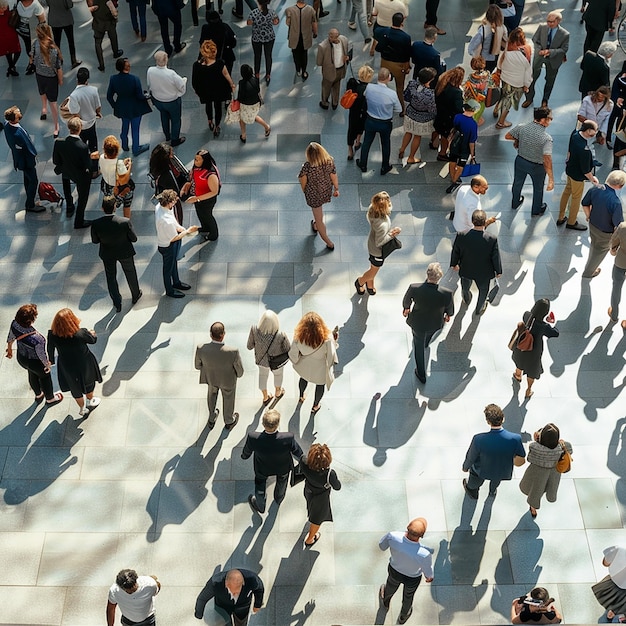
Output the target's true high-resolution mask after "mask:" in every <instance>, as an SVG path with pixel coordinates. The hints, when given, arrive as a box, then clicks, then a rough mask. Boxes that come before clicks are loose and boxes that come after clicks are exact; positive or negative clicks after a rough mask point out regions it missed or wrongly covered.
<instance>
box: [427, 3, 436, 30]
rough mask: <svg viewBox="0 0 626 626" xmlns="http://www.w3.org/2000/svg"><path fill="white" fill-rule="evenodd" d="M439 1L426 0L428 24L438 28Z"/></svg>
mask: <svg viewBox="0 0 626 626" xmlns="http://www.w3.org/2000/svg"><path fill="white" fill-rule="evenodd" d="M438 8H439V0H426V24H428V25H429V26H437V9H438Z"/></svg>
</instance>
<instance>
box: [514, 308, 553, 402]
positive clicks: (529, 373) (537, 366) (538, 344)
mask: <svg viewBox="0 0 626 626" xmlns="http://www.w3.org/2000/svg"><path fill="white" fill-rule="evenodd" d="M549 312H550V300H548V299H547V298H541V299H540V300H537V302H535V305H534V306H533V308H532V309H531V310H530V311H526V312H525V313H524V316H523V317H522V319H523V321H524V324H525V325H526V328H529V329H530V334H531V335H532V336H533V349H532V350H530V351H528V352H522V351H521V350H520V349H519V348H518V347H517V345H516V346H515V347H514V348H513V355H512V357H513V363H515V371H514V372H513V378H515V380H516V381H517V382H518V383H521V382H522V374H526V383H527V385H528V388H527V389H526V397H527V398H530V397H531V396H532V395H533V392H532V389H531V388H532V386H533V383H534V382H535V380H537V378H539V377H540V376H541V374H543V367H542V365H541V355H542V354H543V338H544V337H558V336H559V331H558V329H557V328H556V326H554V327H553V326H550V324H548V323H547V322H546V321H545V317H546V315H548V313H549Z"/></svg>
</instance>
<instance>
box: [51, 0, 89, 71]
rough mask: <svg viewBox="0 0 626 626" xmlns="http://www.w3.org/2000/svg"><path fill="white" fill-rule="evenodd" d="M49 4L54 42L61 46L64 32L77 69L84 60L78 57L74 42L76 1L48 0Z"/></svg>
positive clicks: (73, 66) (73, 64)
mask: <svg viewBox="0 0 626 626" xmlns="http://www.w3.org/2000/svg"><path fill="white" fill-rule="evenodd" d="M46 4H47V5H48V24H50V27H51V28H52V34H53V36H54V43H55V44H56V46H57V48H60V47H61V38H62V37H63V33H65V37H66V38H67V46H68V48H69V49H70V59H71V61H72V69H76V68H77V67H78V66H79V65H80V64H81V63H82V61H81V60H79V59H78V58H77V57H76V44H75V43H74V15H73V13H72V8H73V5H74V3H73V2H68V0H46Z"/></svg>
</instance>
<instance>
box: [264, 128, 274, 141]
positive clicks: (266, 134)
mask: <svg viewBox="0 0 626 626" xmlns="http://www.w3.org/2000/svg"><path fill="white" fill-rule="evenodd" d="M271 132H272V127H271V126H268V127H267V130H266V131H265V139H267V138H268V137H269V136H270V133H271Z"/></svg>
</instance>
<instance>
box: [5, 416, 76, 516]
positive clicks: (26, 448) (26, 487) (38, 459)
mask: <svg viewBox="0 0 626 626" xmlns="http://www.w3.org/2000/svg"><path fill="white" fill-rule="evenodd" d="M45 413H46V411H45V408H43V409H40V410H39V411H38V412H37V413H36V414H35V415H32V413H31V417H28V410H27V411H24V412H22V413H20V415H19V416H18V417H17V418H16V419H15V420H14V421H13V422H12V423H11V424H10V425H9V426H7V427H6V428H4V429H3V430H2V431H0V446H2V445H8V447H9V450H8V453H7V457H6V461H5V464H4V469H3V472H2V480H0V489H4V490H5V492H4V501H5V502H6V503H7V504H9V505H17V504H22V503H23V502H25V501H26V500H28V498H30V497H31V496H34V495H35V494H37V493H40V492H42V491H44V490H45V489H47V488H48V487H49V486H50V485H51V484H52V483H53V482H54V481H55V480H56V479H57V478H58V477H59V476H61V474H63V473H64V472H65V471H66V470H67V469H69V468H70V467H71V466H72V465H74V464H76V463H77V462H78V459H77V457H76V456H74V455H72V447H73V446H74V444H76V443H78V441H80V439H81V438H82V436H83V431H82V429H81V428H80V424H81V423H82V422H83V421H84V420H85V419H87V418H85V417H83V418H80V419H74V418H73V417H72V416H71V415H67V416H66V417H65V419H64V420H63V422H62V423H59V422H57V421H56V420H54V421H52V422H50V423H49V424H48V426H46V428H45V430H44V431H43V432H42V433H41V434H40V435H39V437H37V439H36V440H35V441H34V442H33V443H32V445H29V444H30V440H31V438H32V436H33V434H34V432H35V430H36V429H37V427H38V426H39V425H40V424H41V422H42V420H43V417H44V415H45ZM5 442H6V443H5ZM16 444H18V445H16Z"/></svg>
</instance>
